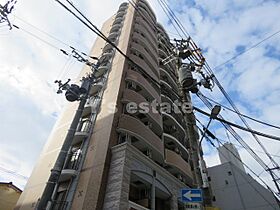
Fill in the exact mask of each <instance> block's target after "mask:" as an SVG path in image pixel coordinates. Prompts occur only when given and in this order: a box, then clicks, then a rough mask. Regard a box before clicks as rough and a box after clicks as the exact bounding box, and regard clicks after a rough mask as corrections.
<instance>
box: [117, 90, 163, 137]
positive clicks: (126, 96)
mask: <svg viewBox="0 0 280 210" xmlns="http://www.w3.org/2000/svg"><path fill="white" fill-rule="evenodd" d="M121 101H122V102H123V103H125V104H127V103H129V102H135V103H136V104H138V105H139V104H141V103H143V102H145V103H147V104H148V106H146V107H147V108H149V112H148V113H147V117H148V118H149V120H150V121H151V122H152V128H151V130H153V132H154V133H156V134H157V135H161V134H162V118H161V115H160V114H159V113H154V112H153V111H152V107H151V105H150V103H149V102H148V101H147V100H146V99H145V98H144V97H143V96H142V95H141V94H139V93H137V92H135V91H133V90H129V89H125V90H124V92H123V98H122V99H121ZM135 114H139V112H136V113H135Z"/></svg>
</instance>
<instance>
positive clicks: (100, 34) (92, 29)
mask: <svg viewBox="0 0 280 210" xmlns="http://www.w3.org/2000/svg"><path fill="white" fill-rule="evenodd" d="M56 1H57V2H58V3H59V4H60V5H61V6H62V7H64V8H65V9H66V10H67V11H69V12H70V13H71V14H72V15H74V16H75V17H76V18H77V19H78V20H79V21H80V22H82V23H83V24H84V25H85V26H87V27H88V28H89V29H90V30H91V31H93V32H94V33H96V34H97V35H98V36H99V37H101V38H102V39H103V40H104V41H106V42H108V43H109V44H111V45H112V46H113V47H114V48H115V49H116V50H117V51H118V52H119V53H120V54H121V55H123V56H124V57H125V58H126V59H127V60H128V61H129V62H131V63H132V64H133V65H135V66H136V67H137V68H138V70H139V71H141V73H143V74H144V75H146V76H147V77H148V78H149V80H150V81H152V82H154V83H155V84H157V85H160V84H159V83H158V82H157V81H156V80H155V79H153V78H152V77H150V75H149V74H147V73H146V72H145V71H144V70H143V68H142V67H140V66H139V65H138V64H136V63H135V62H134V61H133V60H131V59H130V58H129V57H128V56H127V55H126V54H125V53H123V52H122V51H121V50H120V49H119V48H118V47H117V46H116V45H115V44H114V43H112V42H111V41H110V40H108V39H107V38H106V37H105V35H104V34H103V33H102V32H101V31H100V30H99V29H98V28H97V27H96V26H94V25H93V24H92V22H91V21H90V20H88V18H85V19H86V20H87V22H88V23H89V24H88V23H86V22H85V21H84V20H82V18H81V17H79V16H78V15H76V14H75V13H74V12H73V11H72V10H70V9H69V8H68V7H67V6H66V5H65V4H63V3H62V2H60V1H59V0H56ZM67 2H68V3H69V4H70V5H71V6H72V7H74V8H75V6H74V5H73V4H72V3H71V2H69V1H67ZM75 10H76V11H79V10H78V9H77V8H75ZM79 14H82V13H81V12H80V11H79ZM82 16H83V17H85V16H84V15H82ZM90 25H91V26H92V27H91V26H90Z"/></svg>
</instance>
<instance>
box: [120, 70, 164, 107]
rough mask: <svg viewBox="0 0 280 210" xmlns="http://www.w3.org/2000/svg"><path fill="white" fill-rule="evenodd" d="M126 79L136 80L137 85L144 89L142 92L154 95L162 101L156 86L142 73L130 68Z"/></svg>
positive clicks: (142, 93) (146, 94)
mask: <svg viewBox="0 0 280 210" xmlns="http://www.w3.org/2000/svg"><path fill="white" fill-rule="evenodd" d="M125 80H126V81H131V82H135V83H136V84H137V85H139V86H140V87H141V89H142V90H143V91H142V92H141V93H140V94H141V95H143V96H146V97H152V98H154V99H156V100H157V101H158V102H159V101H160V96H159V94H158V93H157V91H156V90H155V88H154V87H153V86H152V85H151V84H150V83H149V82H148V81H147V80H146V79H145V78H144V77H143V76H142V74H140V73H138V72H136V71H133V70H129V71H128V72H127V75H126V78H125Z"/></svg>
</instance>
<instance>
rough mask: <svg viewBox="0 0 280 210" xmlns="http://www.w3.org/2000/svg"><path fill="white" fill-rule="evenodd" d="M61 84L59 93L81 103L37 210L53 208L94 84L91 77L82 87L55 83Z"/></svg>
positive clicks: (86, 78) (69, 99) (83, 82)
mask: <svg viewBox="0 0 280 210" xmlns="http://www.w3.org/2000/svg"><path fill="white" fill-rule="evenodd" d="M55 82H56V83H58V84H59V90H58V91H57V93H62V90H66V93H65V96H66V99H67V100H68V101H71V102H73V101H80V103H79V106H78V109H77V110H76V113H75V116H74V118H73V120H72V123H71V125H70V128H69V130H68V133H67V135H66V137H65V140H64V142H63V145H62V147H61V149H60V152H59V154H58V157H57V159H56V162H55V164H54V167H53V168H52V170H51V174H50V176H49V179H48V182H47V184H46V187H45V189H44V191H43V194H42V196H41V199H40V201H39V204H38V206H37V208H36V209H37V210H45V209H51V207H52V199H51V198H52V195H53V192H54V189H55V186H56V184H57V183H58V181H59V177H60V174H61V171H62V169H63V166H64V163H65V160H66V157H67V153H68V151H69V149H70V147H71V144H72V141H73V138H74V135H75V132H76V129H77V127H78V124H79V121H80V119H81V116H82V113H83V110H84V107H85V104H86V101H87V98H88V96H89V90H90V87H91V83H92V78H91V76H87V77H85V78H83V79H82V84H81V87H79V86H78V85H75V84H72V85H69V84H68V83H69V82H70V79H69V80H68V81H67V82H66V83H64V84H62V83H61V81H55Z"/></svg>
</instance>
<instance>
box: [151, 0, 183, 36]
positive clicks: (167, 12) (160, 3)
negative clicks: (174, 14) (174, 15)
mask: <svg viewBox="0 0 280 210" xmlns="http://www.w3.org/2000/svg"><path fill="white" fill-rule="evenodd" d="M157 1H158V3H159V5H160V7H161V8H162V10H163V12H164V13H165V14H166V16H167V17H169V15H168V14H169V11H168V9H166V8H165V7H164V4H162V1H160V0H157ZM169 20H170V22H171V24H172V25H173V27H174V29H175V30H176V32H177V33H178V35H179V36H180V37H181V38H183V37H182V35H181V34H180V32H179V30H178V29H177V27H176V26H175V24H174V23H173V21H172V20H171V19H169Z"/></svg>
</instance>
